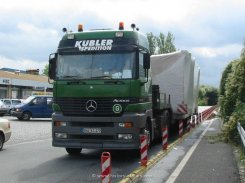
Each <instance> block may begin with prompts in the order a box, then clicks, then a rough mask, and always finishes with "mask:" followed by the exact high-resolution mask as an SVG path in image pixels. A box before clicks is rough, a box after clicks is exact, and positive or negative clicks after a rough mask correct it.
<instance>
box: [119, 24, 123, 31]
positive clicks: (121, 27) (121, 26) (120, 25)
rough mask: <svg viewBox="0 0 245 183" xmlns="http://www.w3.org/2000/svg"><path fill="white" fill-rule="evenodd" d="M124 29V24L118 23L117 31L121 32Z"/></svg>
mask: <svg viewBox="0 0 245 183" xmlns="http://www.w3.org/2000/svg"><path fill="white" fill-rule="evenodd" d="M123 29H124V22H119V30H123Z"/></svg>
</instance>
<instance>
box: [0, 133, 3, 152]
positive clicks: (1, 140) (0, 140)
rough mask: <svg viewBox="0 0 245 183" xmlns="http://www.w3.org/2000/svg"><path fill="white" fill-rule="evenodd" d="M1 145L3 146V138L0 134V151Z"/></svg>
mask: <svg viewBox="0 0 245 183" xmlns="http://www.w3.org/2000/svg"><path fill="white" fill-rule="evenodd" d="M3 144H4V138H3V134H1V133H0V151H1V150H2V148H3Z"/></svg>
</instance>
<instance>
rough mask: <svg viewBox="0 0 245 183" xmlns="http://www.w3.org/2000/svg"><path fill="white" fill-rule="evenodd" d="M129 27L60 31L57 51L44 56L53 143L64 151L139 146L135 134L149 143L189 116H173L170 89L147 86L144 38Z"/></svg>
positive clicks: (149, 77) (150, 83)
mask: <svg viewBox="0 0 245 183" xmlns="http://www.w3.org/2000/svg"><path fill="white" fill-rule="evenodd" d="M131 27H132V30H124V25H123V23H120V24H119V29H118V30H90V31H83V27H82V26H81V25H79V29H78V32H75V33H73V32H68V31H67V30H66V29H64V31H65V35H64V36H63V38H62V40H61V41H60V42H59V46H58V49H57V52H56V53H54V54H51V55H50V58H49V78H50V80H53V97H54V102H53V110H54V113H53V115H52V139H53V141H52V144H53V146H55V147H64V148H66V151H67V152H68V153H69V154H79V153H80V152H81V150H82V148H88V149H90V148H92V149H139V146H140V140H139V137H140V134H145V135H147V136H148V143H149V144H150V143H151V142H152V141H153V140H154V139H156V138H161V129H162V127H163V126H165V125H170V124H175V122H176V121H177V120H178V119H188V118H189V117H190V116H191V115H192V114H193V110H192V111H187V112H186V111H185V112H184V113H185V114H184V115H176V114H175V113H174V111H173V108H172V106H171V100H172V96H171V93H164V94H163V93H162V91H161V88H160V85H159V84H156V83H154V84H153V78H154V76H152V74H151V69H150V68H151V64H152V63H151V57H150V54H149V44H148V41H147V38H146V36H145V35H143V34H142V33H140V32H139V31H138V30H137V29H136V28H135V25H134V24H132V25H131ZM180 54H183V53H182V52H180ZM159 58H161V55H159ZM160 60H161V59H160ZM154 63H157V61H156V62H154ZM155 66H157V65H155ZM192 80H194V79H192ZM193 88H194V85H193V86H192V91H193ZM185 105H186V104H185ZM185 105H184V106H185ZM191 108H193V106H191Z"/></svg>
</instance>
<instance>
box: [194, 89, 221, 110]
mask: <svg viewBox="0 0 245 183" xmlns="http://www.w3.org/2000/svg"><path fill="white" fill-rule="evenodd" d="M217 102H218V89H217V88H215V87H212V86H206V85H201V86H200V87H199V91H198V105H199V106H207V105H209V106H211V105H216V104H217Z"/></svg>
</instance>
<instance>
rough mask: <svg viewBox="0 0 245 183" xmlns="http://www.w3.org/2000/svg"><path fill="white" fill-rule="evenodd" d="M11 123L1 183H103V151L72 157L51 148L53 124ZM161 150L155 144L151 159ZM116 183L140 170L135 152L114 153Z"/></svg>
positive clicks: (40, 121)
mask: <svg viewBox="0 0 245 183" xmlns="http://www.w3.org/2000/svg"><path fill="white" fill-rule="evenodd" d="M4 118H8V119H9V120H10V121H11V128H12V136H11V140H10V141H8V142H7V143H6V144H4V148H3V150H2V151H1V152H0V164H1V166H0V183H19V182H20V183H55V182H59V183H62V182H70V183H73V182H74V183H76V182H86V183H87V182H100V171H101V165H100V158H101V153H102V151H101V150H88V149H83V150H82V153H81V155H79V156H75V157H72V156H69V155H68V154H67V153H66V151H65V149H63V148H56V147H52V145H51V121H50V119H49V120H46V119H38V120H36V119H32V120H31V121H27V122H26V121H19V120H17V119H16V118H13V117H9V116H5V117H4ZM160 150H161V144H160V143H158V144H155V145H153V147H152V148H151V150H150V153H149V154H150V155H149V156H150V157H151V156H154V154H156V153H157V152H158V151H160ZM110 153H111V157H112V167H113V168H112V181H113V182H118V181H119V180H121V179H123V178H124V177H125V176H126V175H128V174H129V173H131V172H132V171H133V170H135V169H136V168H138V167H139V166H140V163H139V161H140V159H139V154H138V153H137V152H135V151H115V150H114V151H110Z"/></svg>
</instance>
